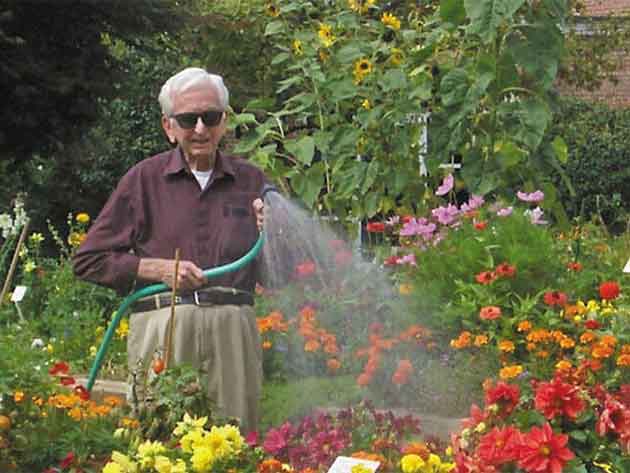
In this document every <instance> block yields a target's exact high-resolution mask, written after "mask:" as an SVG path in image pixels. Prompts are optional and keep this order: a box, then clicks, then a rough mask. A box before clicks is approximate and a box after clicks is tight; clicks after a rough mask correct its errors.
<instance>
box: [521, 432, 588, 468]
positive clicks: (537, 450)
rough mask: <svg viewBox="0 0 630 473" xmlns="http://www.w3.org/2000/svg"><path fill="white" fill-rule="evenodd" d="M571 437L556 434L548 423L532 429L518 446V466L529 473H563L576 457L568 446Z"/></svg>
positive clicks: (524, 435)
mask: <svg viewBox="0 0 630 473" xmlns="http://www.w3.org/2000/svg"><path fill="white" fill-rule="evenodd" d="M568 440H569V436H568V435H566V434H557V435H556V434H554V432H553V430H552V429H551V426H550V425H549V424H548V423H546V424H545V425H543V426H542V428H539V427H532V430H531V431H530V432H529V433H528V434H523V435H522V437H521V442H520V445H519V446H518V452H519V455H518V457H519V461H518V466H519V467H521V468H522V469H524V470H525V471H526V472H527V473H534V472H536V473H562V469H563V468H564V465H565V464H566V463H567V462H568V461H569V460H571V459H572V458H573V457H575V454H574V453H573V452H572V451H571V450H569V449H568V448H567V447H566V445H567V442H568Z"/></svg>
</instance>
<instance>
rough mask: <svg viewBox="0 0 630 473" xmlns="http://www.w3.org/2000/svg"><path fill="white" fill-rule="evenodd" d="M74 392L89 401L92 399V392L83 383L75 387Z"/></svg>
mask: <svg viewBox="0 0 630 473" xmlns="http://www.w3.org/2000/svg"><path fill="white" fill-rule="evenodd" d="M74 393H75V394H76V395H77V396H79V397H80V398H81V399H83V400H84V401H88V400H89V399H90V392H89V391H88V390H87V389H85V388H84V387H83V386H81V385H78V386H75V387H74Z"/></svg>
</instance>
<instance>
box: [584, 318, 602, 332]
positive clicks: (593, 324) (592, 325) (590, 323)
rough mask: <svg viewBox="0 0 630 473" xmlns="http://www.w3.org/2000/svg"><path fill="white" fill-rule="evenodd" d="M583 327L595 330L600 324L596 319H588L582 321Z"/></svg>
mask: <svg viewBox="0 0 630 473" xmlns="http://www.w3.org/2000/svg"><path fill="white" fill-rule="evenodd" d="M584 327H586V328H587V329H589V330H597V329H598V328H599V327H601V324H600V323H599V322H598V321H597V320H592V319H589V320H587V321H585V322H584Z"/></svg>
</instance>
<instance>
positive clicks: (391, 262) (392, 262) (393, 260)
mask: <svg viewBox="0 0 630 473" xmlns="http://www.w3.org/2000/svg"><path fill="white" fill-rule="evenodd" d="M396 264H398V256H396V255H391V256H388V257H387V258H385V260H384V261H383V265H384V266H396Z"/></svg>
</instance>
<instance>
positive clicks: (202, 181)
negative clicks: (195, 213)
mask: <svg viewBox="0 0 630 473" xmlns="http://www.w3.org/2000/svg"><path fill="white" fill-rule="evenodd" d="M191 171H192V173H193V175H194V176H195V178H196V179H197V182H198V183H199V187H201V190H203V189H205V188H206V184H208V181H209V180H210V176H211V175H212V169H210V170H209V171H196V170H194V169H191Z"/></svg>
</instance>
